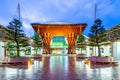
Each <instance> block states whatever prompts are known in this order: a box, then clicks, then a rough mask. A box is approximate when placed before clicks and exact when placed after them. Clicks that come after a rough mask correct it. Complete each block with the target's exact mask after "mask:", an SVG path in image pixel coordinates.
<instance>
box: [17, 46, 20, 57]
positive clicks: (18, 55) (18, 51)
mask: <svg viewBox="0 0 120 80" xmlns="http://www.w3.org/2000/svg"><path fill="white" fill-rule="evenodd" d="M19 53H20V50H19V46H18V45H17V57H20V54H19Z"/></svg>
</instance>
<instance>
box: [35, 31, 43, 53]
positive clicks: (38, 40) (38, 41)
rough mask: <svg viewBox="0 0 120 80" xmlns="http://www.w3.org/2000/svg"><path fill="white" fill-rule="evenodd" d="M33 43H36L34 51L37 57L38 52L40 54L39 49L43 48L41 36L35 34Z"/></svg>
mask: <svg viewBox="0 0 120 80" xmlns="http://www.w3.org/2000/svg"><path fill="white" fill-rule="evenodd" d="M33 41H34V45H33V47H34V50H35V52H36V55H37V52H38V49H40V48H42V42H43V41H42V38H41V37H40V36H39V34H37V33H36V34H35V36H33Z"/></svg>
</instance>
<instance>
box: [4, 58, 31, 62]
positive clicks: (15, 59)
mask: <svg viewBox="0 0 120 80" xmlns="http://www.w3.org/2000/svg"><path fill="white" fill-rule="evenodd" d="M29 60H30V59H29V58H28V57H19V58H6V59H5V61H4V63H25V62H28V61H29Z"/></svg>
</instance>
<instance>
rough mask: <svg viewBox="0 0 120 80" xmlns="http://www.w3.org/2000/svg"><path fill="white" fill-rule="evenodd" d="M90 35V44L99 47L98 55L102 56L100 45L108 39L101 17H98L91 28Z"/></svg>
mask: <svg viewBox="0 0 120 80" xmlns="http://www.w3.org/2000/svg"><path fill="white" fill-rule="evenodd" d="M89 37H90V38H89V41H90V46H96V47H98V56H101V54H100V46H101V45H104V42H106V41H107V39H106V34H105V29H104V26H103V25H102V21H101V20H100V19H96V20H95V21H94V24H93V26H92V27H91V29H90V33H89Z"/></svg>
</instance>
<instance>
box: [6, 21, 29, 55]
mask: <svg viewBox="0 0 120 80" xmlns="http://www.w3.org/2000/svg"><path fill="white" fill-rule="evenodd" d="M7 28H8V30H7V35H6V36H5V39H7V40H8V41H9V42H10V43H11V44H15V45H12V46H14V48H15V49H16V51H17V54H16V56H17V57H20V47H25V46H28V45H29V44H28V40H27V38H26V37H25V34H24V31H23V30H22V23H21V22H20V21H19V20H17V19H13V20H12V21H11V22H10V23H9V25H8V26H7Z"/></svg>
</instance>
